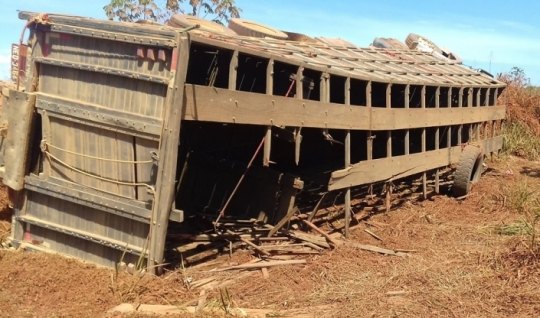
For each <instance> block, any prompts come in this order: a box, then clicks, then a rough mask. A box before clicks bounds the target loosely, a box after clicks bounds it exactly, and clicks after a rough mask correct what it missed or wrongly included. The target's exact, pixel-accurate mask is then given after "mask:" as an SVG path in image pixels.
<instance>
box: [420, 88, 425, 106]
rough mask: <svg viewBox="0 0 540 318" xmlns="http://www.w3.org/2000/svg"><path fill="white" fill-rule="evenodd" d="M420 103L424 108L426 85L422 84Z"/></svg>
mask: <svg viewBox="0 0 540 318" xmlns="http://www.w3.org/2000/svg"><path fill="white" fill-rule="evenodd" d="M420 105H421V107H422V108H426V85H423V86H422V91H421V98H420Z"/></svg>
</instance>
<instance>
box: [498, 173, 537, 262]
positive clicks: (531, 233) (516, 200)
mask: <svg viewBox="0 0 540 318" xmlns="http://www.w3.org/2000/svg"><path fill="white" fill-rule="evenodd" d="M505 197H506V199H505V200H504V202H506V203H505V206H507V207H508V208H510V209H511V210H512V211H515V212H517V213H519V214H520V215H521V220H519V221H517V222H515V223H512V224H505V225H501V226H498V227H496V228H495V233H497V234H500V235H523V236H527V237H528V238H529V244H528V245H529V248H530V249H531V250H532V251H535V250H536V248H537V244H538V242H537V237H538V231H539V229H538V227H539V225H540V195H539V192H538V190H537V189H536V188H535V187H530V186H529V184H528V183H527V182H525V181H520V182H517V183H515V184H512V185H511V186H508V187H507V188H506V189H505Z"/></svg>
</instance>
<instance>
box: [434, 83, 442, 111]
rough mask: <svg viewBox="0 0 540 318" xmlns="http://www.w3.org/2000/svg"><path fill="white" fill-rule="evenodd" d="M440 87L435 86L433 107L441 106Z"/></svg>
mask: <svg viewBox="0 0 540 318" xmlns="http://www.w3.org/2000/svg"><path fill="white" fill-rule="evenodd" d="M440 99H441V87H440V86H437V90H436V91H435V108H439V107H440V106H441V100H440Z"/></svg>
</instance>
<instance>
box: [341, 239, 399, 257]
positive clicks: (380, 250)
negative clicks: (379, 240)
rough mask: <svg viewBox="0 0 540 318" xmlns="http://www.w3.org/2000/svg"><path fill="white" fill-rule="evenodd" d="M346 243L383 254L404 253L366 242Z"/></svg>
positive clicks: (394, 254) (397, 254)
mask: <svg viewBox="0 0 540 318" xmlns="http://www.w3.org/2000/svg"><path fill="white" fill-rule="evenodd" d="M346 245H348V246H351V247H354V248H358V249H361V250H364V251H370V252H374V253H379V254H384V255H393V256H405V254H404V253H400V252H396V251H393V250H389V249H387V248H382V247H378V246H373V245H368V244H360V243H355V242H350V243H347V244H346Z"/></svg>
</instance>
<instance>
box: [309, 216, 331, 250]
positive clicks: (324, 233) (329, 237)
mask: <svg viewBox="0 0 540 318" xmlns="http://www.w3.org/2000/svg"><path fill="white" fill-rule="evenodd" d="M302 222H304V224H306V225H307V226H309V227H310V228H311V229H312V230H314V231H315V232H317V233H319V234H320V235H322V236H324V237H325V238H326V239H327V240H328V241H330V243H332V244H334V246H338V244H337V242H336V241H335V240H334V239H333V238H332V237H331V236H330V235H328V233H326V232H325V231H323V230H321V229H320V228H318V227H317V226H316V225H315V224H313V223H311V222H309V221H307V220H302Z"/></svg>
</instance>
